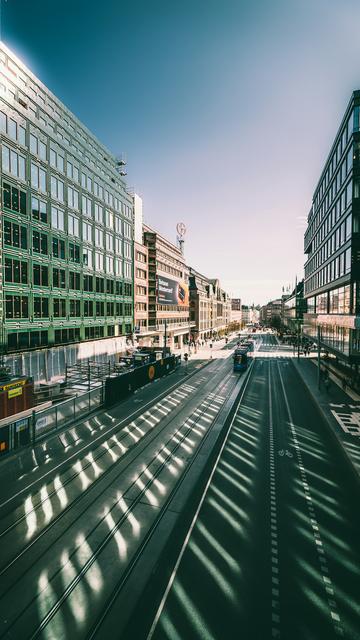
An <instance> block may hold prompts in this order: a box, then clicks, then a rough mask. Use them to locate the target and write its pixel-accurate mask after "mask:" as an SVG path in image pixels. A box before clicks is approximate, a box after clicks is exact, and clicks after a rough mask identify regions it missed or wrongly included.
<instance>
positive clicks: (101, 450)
mask: <svg viewBox="0 0 360 640" xmlns="http://www.w3.org/2000/svg"><path fill="white" fill-rule="evenodd" d="M185 386H189V385H183V387H184V388H185ZM181 388H182V387H179V388H178V389H177V395H178V392H179V389H180V390H181ZM195 390H196V387H194V388H192V389H191V391H195ZM188 395H189V394H188ZM186 397H187V396H183V399H184V398H186ZM176 400H177V398H175V397H174V394H173V393H172V394H169V396H166V397H165V398H163V400H162V403H164V402H170V403H171V402H174V401H175V402H176ZM159 407H161V409H164V407H163V405H162V404H160V403H157V404H155V405H154V406H153V407H152V409H153V412H154V413H155V412H156V411H157V410H158V409H159ZM181 408H182V407H181V406H180V404H179V405H178V406H177V407H176V408H172V409H169V413H170V411H174V412H175V413H177V410H181ZM174 417H175V416H174ZM150 418H152V419H154V416H152V415H151V414H150V412H149V411H146V412H145V413H144V414H142V415H141V416H139V417H138V418H137V419H136V420H133V421H132V422H130V423H129V424H128V425H126V424H125V425H123V426H122V428H121V429H119V430H118V431H117V432H115V434H113V435H111V436H110V438H108V439H107V440H105V441H104V442H103V443H101V445H99V446H98V447H97V448H96V449H95V452H96V451H98V453H97V454H95V452H94V455H92V457H91V461H89V460H88V461H86V462H85V463H84V464H82V470H81V472H75V473H73V474H71V475H70V477H69V478H67V479H66V480H64V482H61V486H62V488H64V489H65V488H66V487H67V486H68V485H69V484H70V483H71V482H73V481H74V480H76V479H78V478H79V476H80V475H81V473H82V472H86V471H87V470H89V469H91V468H92V467H93V464H94V463H97V462H98V461H99V460H101V459H102V458H104V457H105V456H106V455H107V454H109V452H110V451H112V450H113V449H115V448H116V447H118V448H119V449H120V450H121V449H122V447H124V452H123V454H122V456H121V457H122V459H123V458H124V456H126V455H127V454H129V453H130V452H131V451H132V450H133V448H134V447H135V446H137V445H138V444H139V443H140V442H141V441H142V439H143V438H146V437H147V436H148V435H149V434H150V433H151V431H152V429H154V428H155V427H156V424H157V423H156V422H155V423H154V424H153V425H150V422H149V419H150ZM137 421H139V422H140V424H141V425H142V426H144V423H146V424H147V428H148V430H147V431H146V432H145V433H143V434H142V435H141V436H140V435H139V434H136V431H139V430H140V426H139V425H135V422H137ZM130 425H133V427H134V428H133V429H132V430H131V431H127V432H125V433H124V431H125V429H126V428H129V427H130ZM120 433H122V434H123V435H122V436H120ZM132 435H133V436H136V437H137V441H134V442H133V443H131V442H130V443H127V444H128V446H125V442H126V441H127V440H129V438H131V436H132ZM118 436H119V437H118ZM109 439H110V440H112V442H110V443H109V442H108V440H109ZM105 443H106V444H108V447H106V446H104V444H105ZM129 444H130V445H131V446H129ZM117 455H119V454H117ZM87 457H88V456H84V458H83V460H84V461H85V460H86V458H87ZM77 462H79V459H78V461H77ZM73 467H74V465H73V466H72V468H73ZM111 468H112V465H110V467H108V468H107V469H105V471H104V472H103V474H102V477H104V475H105V474H106V473H109V471H111ZM65 473H66V472H65ZM64 475H65V474H64ZM98 479H99V478H95V480H94V482H93V483H92V484H91V485H90V487H89V488H94V487H95V485H96V481H97V480H98ZM57 495H58V491H57V490H56V489H53V490H52V491H50V493H47V498H46V499H47V500H51V498H53V497H56V496H57ZM79 497H80V496H79ZM42 505H43V500H41V499H39V500H38V501H37V502H36V503H35V504H34V503H33V508H32V509H31V510H28V511H27V512H26V513H24V514H23V515H21V516H20V517H19V518H17V519H16V520H15V521H14V522H13V523H11V524H10V525H8V526H7V527H6V528H4V529H3V530H2V531H1V532H0V540H1V539H2V538H3V537H4V536H5V535H7V534H8V533H10V532H11V531H12V530H14V529H15V528H16V527H17V526H19V524H21V523H22V522H24V521H25V520H26V519H27V517H28V516H29V515H32V514H35V513H36V511H37V510H39V509H41V508H42ZM71 506H72V505H71V504H70V505H68V507H66V508H65V509H64V510H63V511H62V512H61V514H62V515H63V514H64V513H66V511H67V510H68V509H69V507H71ZM11 513H12V512H9V513H8V514H7V515H10V514H11ZM52 522H53V521H52ZM51 524H52V523H51ZM2 573H3V569H2V568H1V569H0V576H1V575H2Z"/></svg>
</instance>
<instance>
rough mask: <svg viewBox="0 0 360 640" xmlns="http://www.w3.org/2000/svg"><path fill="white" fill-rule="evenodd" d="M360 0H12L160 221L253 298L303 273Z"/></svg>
mask: <svg viewBox="0 0 360 640" xmlns="http://www.w3.org/2000/svg"><path fill="white" fill-rule="evenodd" d="M359 24H360V3H359V2H358V0H271V1H270V2H269V0H252V2H248V1H246V2H243V1H242V0H223V2H221V3H220V2H217V1H215V0H191V1H189V0H181V1H178V0H172V1H169V0H153V1H152V2H150V1H149V0H127V1H125V0H102V2H95V0H87V1H86V0H71V1H70V0H61V1H60V0H56V1H55V0H31V2H30V0H8V2H7V3H3V24H2V38H3V40H4V42H5V43H6V44H7V45H8V46H9V47H10V48H12V49H13V50H14V51H15V52H16V53H17V54H18V55H19V56H20V57H21V58H22V60H23V61H24V62H25V64H27V65H28V66H29V67H30V68H31V70H32V71H33V72H34V73H35V74H36V75H37V76H38V77H40V79H41V80H42V81H43V82H44V83H45V84H46V85H47V86H49V88H50V89H51V90H52V91H53V92H54V93H55V94H56V95H57V96H58V97H59V98H60V99H61V100H62V101H63V102H64V103H65V104H66V105H67V106H68V107H69V108H70V109H71V110H72V111H73V112H74V113H75V114H76V115H77V116H78V117H79V118H80V119H81V120H82V121H83V122H84V123H85V124H86V125H87V126H88V127H89V128H90V129H91V130H92V131H93V132H94V133H95V134H96V135H97V137H98V138H99V139H100V140H101V141H102V142H103V143H104V144H106V145H107V146H108V147H109V148H110V149H111V150H112V151H113V152H114V153H116V154H118V153H120V152H125V153H126V155H127V159H128V184H129V186H130V187H134V188H135V189H136V190H137V192H138V193H139V194H140V195H141V196H142V197H143V201H144V213H145V219H146V221H147V222H148V223H149V224H151V225H153V226H154V227H156V228H157V229H158V230H159V231H161V232H162V233H164V234H166V235H167V236H168V237H169V238H172V239H174V240H175V234H176V232H175V226H176V223H177V222H178V221H183V222H185V224H186V226H187V235H186V245H185V251H186V257H187V260H188V262H189V264H190V265H192V266H194V267H195V268H197V269H198V270H200V271H201V272H203V273H204V274H205V275H208V276H209V277H218V278H219V279H220V281H221V283H222V284H223V286H224V287H225V288H226V289H227V290H228V291H229V292H230V293H231V294H233V295H234V296H236V297H237V296H241V297H242V298H243V299H244V301H245V302H249V303H251V302H253V301H254V302H255V303H256V302H260V303H263V302H265V301H267V300H268V299H270V298H273V297H277V296H279V295H280V294H281V288H282V286H283V285H287V284H289V283H294V281H295V276H296V275H297V276H298V277H301V276H302V273H303V263H304V257H303V232H304V218H303V217H304V216H306V215H307V213H308V211H309V208H310V205H311V197H312V193H313V190H314V188H315V185H316V182H317V179H318V177H319V174H320V171H321V169H322V166H323V163H324V160H325V158H326V155H327V153H328V151H329V148H330V146H331V143H332V141H333V138H334V136H335V133H336V130H337V127H338V124H339V122H340V119H341V117H342V114H343V112H344V111H345V108H346V105H347V102H348V100H349V98H350V95H351V92H352V90H353V89H356V88H360V77H359V76H360V38H359V36H358V25H359Z"/></svg>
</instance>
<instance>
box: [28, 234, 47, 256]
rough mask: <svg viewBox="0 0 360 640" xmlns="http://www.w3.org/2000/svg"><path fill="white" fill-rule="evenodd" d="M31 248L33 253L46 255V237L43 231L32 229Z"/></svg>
mask: <svg viewBox="0 0 360 640" xmlns="http://www.w3.org/2000/svg"><path fill="white" fill-rule="evenodd" d="M32 248H33V251H34V252H35V253H42V254H43V255H47V253H48V238H47V235H46V234H45V233H40V231H35V230H33V234H32Z"/></svg>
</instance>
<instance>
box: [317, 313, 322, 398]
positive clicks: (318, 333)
mask: <svg viewBox="0 0 360 640" xmlns="http://www.w3.org/2000/svg"><path fill="white" fill-rule="evenodd" d="M317 343H318V353H317V361H318V389H320V351H321V349H320V325H318V326H317Z"/></svg>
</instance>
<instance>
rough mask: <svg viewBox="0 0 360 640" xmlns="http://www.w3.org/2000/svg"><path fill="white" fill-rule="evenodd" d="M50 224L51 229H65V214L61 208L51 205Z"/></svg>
mask: <svg viewBox="0 0 360 640" xmlns="http://www.w3.org/2000/svg"><path fill="white" fill-rule="evenodd" d="M51 226H52V228H53V229H58V230H59V231H64V229H65V216H64V212H63V210H62V209H58V207H54V206H53V205H52V206H51Z"/></svg>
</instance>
